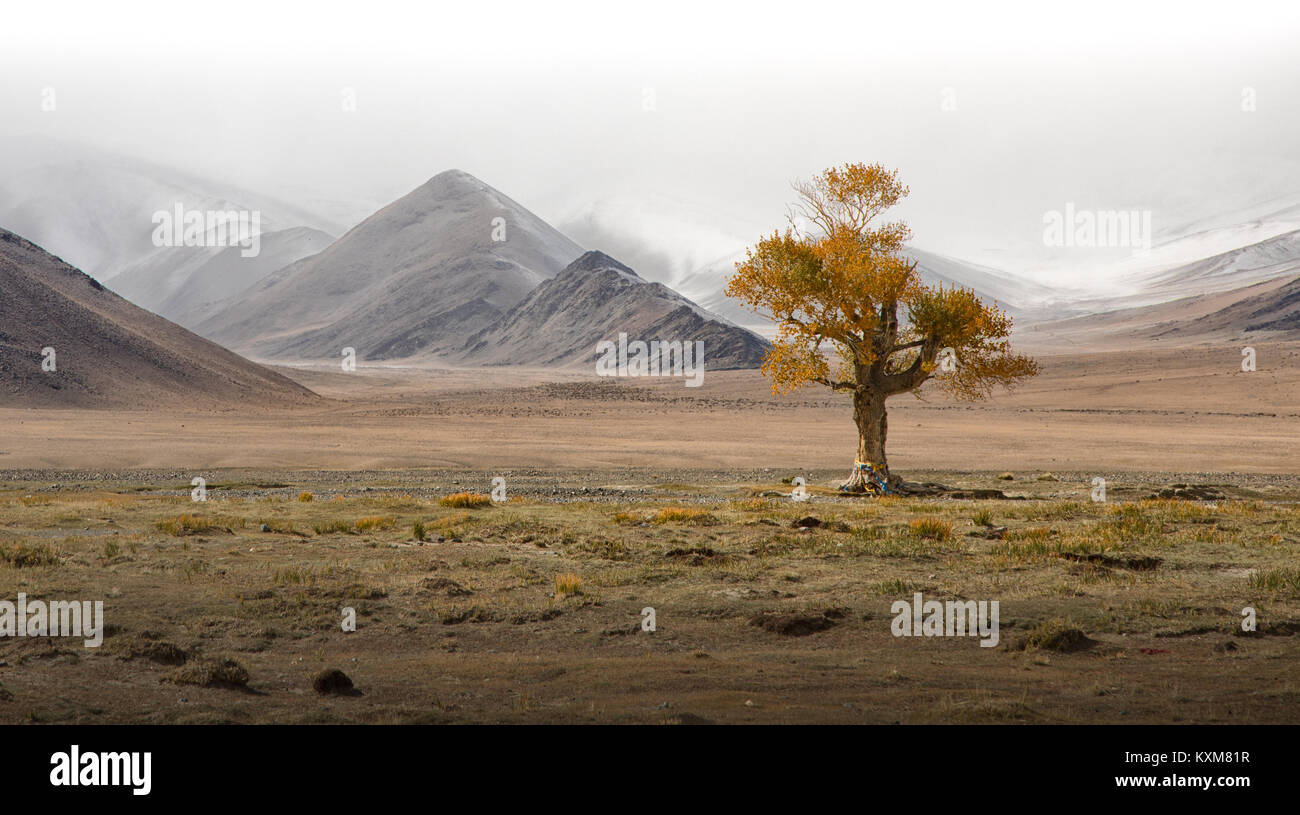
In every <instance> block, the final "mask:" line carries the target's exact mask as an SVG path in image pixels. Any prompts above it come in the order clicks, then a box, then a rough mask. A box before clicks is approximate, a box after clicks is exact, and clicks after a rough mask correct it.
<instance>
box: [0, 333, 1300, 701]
mask: <svg viewBox="0 0 1300 815" xmlns="http://www.w3.org/2000/svg"><path fill="white" fill-rule="evenodd" d="M1257 351H1258V358H1259V370H1258V371H1256V372H1254V373H1243V372H1241V371H1240V369H1239V363H1240V349H1236V348H1206V349H1203V350H1202V351H1199V352H1197V351H1193V352H1188V351H1186V350H1182V351H1177V352H1163V353H1157V352H1152V353H1149V354H1148V353H1129V352H1125V353H1123V354H1118V355H1115V354H1106V355H1079V356H1070V357H1049V358H1045V359H1043V360H1042V361H1043V362H1044V374H1043V375H1042V376H1040V377H1039V378H1038V379H1037V380H1035V381H1034V382H1033V383H1032V384H1030V385H1029V386H1027V387H1025V388H1024V389H1022V390H1021V391H1018V392H1017V393H1015V394H1012V395H1009V396H1007V395H1002V396H998V397H995V399H994V400H992V401H991V402H988V403H984V404H980V405H975V406H967V405H961V404H953V403H951V402H949V401H947V400H946V399H944V398H942V397H940V396H938V395H932V396H927V397H926V399H927V401H923V402H922V401H917V400H915V399H912V398H911V397H902V398H900V399H898V400H895V404H891V413H890V419H891V424H890V430H891V432H890V445H891V448H890V449H891V463H892V464H893V467H894V469H895V470H896V471H898V472H900V473H901V474H902V475H904V476H905V477H906V478H908V479H909V480H910V481H915V482H924V481H933V482H941V483H944V484H947V485H950V486H952V487H954V488H959V489H964V490H968V491H969V490H975V489H995V490H1000V491H1002V492H1004V493H1005V494H1006V495H1007V496H1009V497H1008V498H1007V499H1006V500H1001V499H993V498H989V499H981V500H971V499H969V498H953V497H927V498H888V499H884V500H879V499H851V498H844V497H841V496H838V495H836V494H835V492H834V490H833V485H834V484H835V483H836V481H837V480H838V479H840V478H841V477H842V476H843V475H844V470H845V469H846V468H845V464H846V462H848V461H850V457H851V455H852V444H853V428H852V423H851V420H850V418H849V411H848V409H847V407H846V406H845V405H843V404H841V403H839V402H838V401H837V400H835V399H833V398H832V397H830V396H828V395H824V394H821V393H817V392H814V391H809V392H806V393H805V394H801V395H799V396H796V397H790V398H785V397H773V396H771V395H770V394H769V393H768V392H767V389H766V385H765V383H764V382H762V380H761V379H760V378H759V377H758V376H757V375H756V374H755V373H752V372H736V373H710V374H709V375H708V376H707V377H706V380H705V386H704V387H703V388H700V389H685V388H683V387H682V386H681V383H680V381H677V382H656V383H650V384H642V383H637V382H633V383H629V382H611V381H600V382H597V381H592V380H590V379H589V378H586V377H581V376H573V377H565V378H563V379H564V381H560V382H547V381H545V380H546V379H547V378H548V377H545V376H543V375H541V374H538V373H519V372H508V371H501V372H498V373H495V374H493V375H492V377H491V379H490V380H489V381H488V382H487V383H486V384H485V383H484V381H483V380H482V378H481V376H480V375H479V374H477V373H471V372H464V371H432V372H431V371H424V370H412V369H378V368H375V369H366V368H362V370H361V371H360V372H359V373H358V374H356V375H345V374H342V373H334V372H331V371H325V370H295V371H292V374H293V376H294V377H295V378H297V379H299V380H300V381H303V382H304V383H305V384H307V385H308V386H309V387H312V388H313V389H315V390H317V391H318V392H320V393H322V394H324V395H326V396H328V397H331V401H330V402H329V403H328V404H327V405H326V406H324V407H321V408H313V409H310V410H295V411H290V412H284V413H276V414H269V413H264V414H256V415H249V414H243V415H235V414H223V413H213V412H205V411H204V410H202V406H195V409H194V411H193V412H186V413H184V414H176V413H170V414H166V415H159V414H151V413H144V412H139V413H131V412H92V411H76V410H53V411H19V410H12V409H0V421H2V422H3V427H4V428H5V433H4V435H3V437H0V599H5V600H10V601H12V600H14V598H15V597H16V596H17V594H18V593H20V592H21V593H24V594H25V595H27V597H28V598H29V599H49V600H61V599H88V600H95V599H102V600H103V601H104V603H105V619H106V622H107V624H108V631H107V636H106V638H105V640H104V643H103V645H102V646H101V647H99V648H85V647H83V646H82V645H81V643H80V640H65V639H50V638H13V639H10V638H5V639H0V721H4V722H25V721H31V722H119V721H123V722H272V721H274V722H335V721H342V722H465V723H468V722H647V723H650V722H666V723H687V724H689V723H697V722H702V721H708V722H842V723H850V722H854V723H856V722H877V723H891V722H905V723H923V722H1296V721H1300V705H1297V704H1296V702H1297V700H1298V699H1300V684H1298V680H1297V677H1300V672H1298V671H1297V667H1298V666H1300V661H1298V658H1300V642H1297V638H1296V636H1295V634H1296V633H1297V632H1300V570H1297V568H1296V566H1295V564H1296V562H1297V559H1296V558H1297V554H1298V553H1300V504H1298V503H1297V502H1298V501H1300V475H1297V473H1298V472H1300V466H1297V462H1300V434H1298V433H1297V427H1300V425H1297V422H1296V419H1297V415H1298V414H1300V407H1297V404H1296V401H1295V397H1296V395H1297V393H1300V375H1298V374H1297V371H1300V364H1297V363H1298V362H1300V356H1298V355H1297V348H1296V347H1294V346H1277V347H1268V348H1265V347H1260V348H1258V349H1257ZM549 378H551V379H554V378H555V377H554V376H551V377H549ZM1004 470H1005V471H1008V472H1009V474H1010V475H1011V479H1010V480H1004V479H1003V478H1000V477H999V476H1000V475H1001V474H1002V471H1004ZM196 476H201V477H203V478H205V479H206V480H207V488H208V494H207V500H206V501H205V502H202V503H198V502H194V501H192V500H191V496H190V490H191V486H190V484H191V479H192V478H194V477H196ZM498 477H499V478H503V479H504V480H505V487H506V490H507V496H508V498H509V500H508V501H507V502H506V503H499V504H492V503H490V502H489V503H486V504H485V505H483V506H480V507H463V506H446V505H444V503H443V501H442V500H441V499H447V498H448V496H452V495H454V494H456V493H462V492H468V493H472V494H476V495H477V494H483V495H486V494H488V493H489V492H490V491H491V490H492V488H493V479H494V478H498ZM795 477H803V478H805V479H806V480H807V483H808V484H809V485H810V493H811V500H809V501H807V502H799V501H794V500H793V499H792V498H791V497H790V493H791V492H792V490H793V486H792V484H791V481H792V479H793V478H795ZM1097 477H1101V478H1104V479H1106V487H1107V496H1106V501H1104V502H1096V501H1093V500H1091V497H1092V490H1093V479H1094V478H1097ZM1176 485H1185V486H1176ZM1198 487H1199V490H1198V489H1196V488H1198ZM1162 490H1168V492H1164V493H1163V494H1164V495H1165V496H1167V497H1163V498H1162V497H1158V496H1159V495H1160V494H1161V491H1162ZM308 497H309V498H310V500H306V499H307V498H308ZM453 503H454V502H453ZM809 517H812V518H814V519H815V520H816V522H815V523H814V522H812V521H808V520H807V518H809ZM417 522H418V523H419V524H420V525H422V527H423V529H422V530H417V528H416V524H417ZM417 531H422V532H423V540H420V539H419V538H418V536H417ZM916 592H921V593H922V594H923V596H924V598H925V599H927V600H929V599H938V600H976V601H979V600H989V601H991V600H997V601H998V602H999V603H1000V609H1001V619H1000V623H1001V627H1000V636H999V642H998V644H997V646H996V647H990V648H983V647H980V645H979V641H978V639H976V638H971V637H895V636H894V635H893V633H892V632H891V623H892V621H893V618H894V616H895V615H894V613H893V612H892V611H891V606H892V604H893V603H894V602H896V601H899V600H911V599H912V598H913V596H914V594H915V593H916ZM1248 606H1249V607H1251V608H1253V609H1254V610H1255V613H1256V615H1257V619H1258V629H1257V630H1256V631H1255V632H1244V631H1242V630H1241V624H1240V623H1241V620H1242V610H1243V609H1244V608H1246V607H1248ZM345 608H351V609H354V610H355V612H356V615H357V616H356V630H355V631H345V630H343V626H342V624H341V622H342V619H343V614H344V611H343V609H345ZM646 608H653V609H655V619H656V630H655V631H653V632H648V631H645V630H643V629H642V627H641V624H642V619H643V617H642V611H643V609H646ZM327 669H337V670H340V671H342V672H343V673H344V674H346V675H347V676H348V677H349V678H350V680H351V681H352V682H353V683H355V689H354V691H353V692H352V693H350V694H346V693H326V694H322V693H318V692H317V691H316V690H314V689H313V680H314V679H315V678H316V677H317V676H318V675H319V674H320V673H321V672H322V671H324V670H327Z"/></svg>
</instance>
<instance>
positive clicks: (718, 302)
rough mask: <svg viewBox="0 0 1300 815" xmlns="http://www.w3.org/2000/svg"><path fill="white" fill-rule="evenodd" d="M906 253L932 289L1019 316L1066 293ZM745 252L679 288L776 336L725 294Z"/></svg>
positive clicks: (705, 269)
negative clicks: (962, 294)
mask: <svg viewBox="0 0 1300 815" xmlns="http://www.w3.org/2000/svg"><path fill="white" fill-rule="evenodd" d="M903 253H904V255H905V256H907V257H908V258H910V259H911V260H914V261H916V268H917V272H918V273H919V274H920V275H921V280H922V282H924V283H925V284H926V285H928V286H945V287H952V286H961V287H963V288H968V289H973V290H974V291H975V294H976V295H978V296H979V297H980V299H982V300H984V301H985V302H987V303H994V302H996V303H997V304H998V306H999V307H1001V308H1003V309H1005V310H1006V311H1007V312H1008V313H1009V314H1011V315H1013V316H1027V315H1029V314H1039V313H1042V312H1044V311H1045V310H1046V311H1051V310H1055V309H1056V308H1057V307H1058V303H1059V301H1061V300H1063V299H1064V298H1065V297H1066V293H1065V292H1063V291H1061V290H1058V289H1054V288H1051V287H1048V286H1043V285H1040V284H1038V283H1034V282H1033V281H1030V280H1026V279H1024V278H1021V277H1018V276H1016V275H1013V274H1010V273H1007V272H1002V271H999V270H997V269H992V268H989V267H987V266H979V265H977V264H973V263H968V262H966V261H962V260H957V259H955V258H950V257H946V256H944V255H938V254H935V253H933V252H926V251H925V250H922V249H917V248H915V247H911V246H909V247H907V248H906V249H905V250H904V251H903ZM744 257H745V255H744V252H743V251H742V252H740V253H737V254H735V255H730V256H728V257H725V258H722V259H720V260H717V261H715V262H713V263H710V264H708V265H706V266H704V267H703V268H700V269H698V270H696V271H695V272H693V273H691V274H689V275H687V276H685V277H683V278H682V279H680V280H678V281H677V282H676V283H674V284H673V288H674V289H677V290H678V291H681V292H682V293H683V294H685V295H686V296H688V297H690V298H691V299H693V300H694V301H695V302H697V303H699V304H700V305H701V306H703V307H704V308H706V309H708V310H710V311H712V312H714V313H716V314H719V315H721V316H723V317H726V318H727V319H728V320H731V321H732V322H734V323H736V324H738V325H742V326H745V327H747V328H750V329H752V330H754V331H757V332H759V333H760V334H763V335H764V336H768V337H770V336H772V334H773V332H774V331H775V325H773V324H772V323H770V322H769V321H767V320H765V319H763V318H762V317H760V316H758V315H756V314H754V313H753V312H752V311H750V310H749V309H747V308H746V307H745V306H744V305H743V304H741V303H740V302H739V301H737V300H734V299H732V298H730V297H727V296H726V295H725V294H723V289H724V288H725V287H726V280H727V279H728V278H729V277H730V276H731V275H733V274H735V264H736V262H737V261H740V260H743V259H744Z"/></svg>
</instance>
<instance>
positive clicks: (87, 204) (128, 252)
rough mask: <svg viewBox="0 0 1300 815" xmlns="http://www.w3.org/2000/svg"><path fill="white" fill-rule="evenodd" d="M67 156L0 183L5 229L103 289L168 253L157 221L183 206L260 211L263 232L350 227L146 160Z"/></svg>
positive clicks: (332, 230) (78, 153)
mask: <svg viewBox="0 0 1300 815" xmlns="http://www.w3.org/2000/svg"><path fill="white" fill-rule="evenodd" d="M82 152H84V155H81V153H82ZM69 154H70V155H73V156H77V157H72V158H68V159H66V160H54V161H49V162H43V163H39V164H35V165H32V166H28V167H26V168H25V169H22V170H20V171H18V172H15V173H13V174H11V175H7V176H5V177H4V178H3V179H0V223H3V224H5V225H6V226H7V227H8V228H10V229H13V230H14V231H15V232H16V233H18V234H20V235H26V236H28V238H29V239H30V240H32V241H35V242H36V243H37V244H39V245H41V246H45V247H48V249H49V251H50V252H53V253H54V254H56V255H58V256H59V257H62V258H65V259H66V260H67V261H68V262H69V263H71V264H73V265H74V266H77V267H78V268H80V269H84V270H85V271H86V272H87V273H88V274H90V275H91V276H92V277H95V278H96V279H98V280H101V281H108V280H111V279H112V278H113V277H114V276H116V275H118V274H119V273H121V272H123V271H124V270H126V269H128V268H131V267H133V266H136V265H138V264H140V263H141V262H142V261H144V260H145V259H146V258H148V257H150V256H152V255H155V254H159V253H162V254H167V253H168V252H169V251H170V250H169V249H168V248H167V247H157V246H154V244H153V230H154V228H155V224H154V222H153V216H154V213H155V212H159V211H167V212H171V211H173V209H174V208H175V206H176V205H177V204H181V205H182V206H183V207H184V208H185V209H186V210H198V211H203V212H207V211H223V212H224V211H229V210H237V211H250V212H251V211H254V210H256V211H257V212H259V213H260V217H261V226H262V231H265V232H271V231H276V230H280V229H288V228H291V227H297V226H308V227H312V228H315V229H321V230H323V231H326V232H330V233H331V234H340V233H341V232H342V231H343V230H344V229H345V228H346V227H347V224H345V223H335V222H334V221H333V220H331V219H330V218H327V217H321V216H318V215H316V214H315V213H313V212H308V211H306V210H305V209H302V208H300V207H298V206H296V205H294V204H290V203H286V202H284V201H281V200H279V199H277V198H274V197H272V196H267V195H263V194H260V193H257V192H253V191H250V190H245V189H240V188H238V187H235V186H233V185H229V184H224V183H221V182H217V181H213V180H211V179H206V178H200V177H197V176H194V175H191V174H189V173H186V172H183V171H180V170H176V169H173V168H169V167H163V166H159V165H155V164H152V163H150V162H147V161H143V160H140V159H134V158H128V157H124V156H117V155H112V154H106V153H98V152H94V151H76V149H75V148H69Z"/></svg>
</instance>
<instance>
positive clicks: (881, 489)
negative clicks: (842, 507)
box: [840, 387, 902, 494]
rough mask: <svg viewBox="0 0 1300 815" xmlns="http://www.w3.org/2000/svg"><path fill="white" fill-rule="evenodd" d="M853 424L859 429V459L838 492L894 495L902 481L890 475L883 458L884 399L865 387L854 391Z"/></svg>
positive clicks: (887, 462)
mask: <svg viewBox="0 0 1300 815" xmlns="http://www.w3.org/2000/svg"><path fill="white" fill-rule="evenodd" d="M853 421H854V422H855V423H856V424H857V426H858V456H857V460H856V461H854V462H853V472H852V473H850V475H849V478H848V480H847V481H845V482H844V483H843V484H841V485H840V489H841V490H842V491H844V492H852V493H867V492H870V493H877V494H883V493H885V492H892V491H894V490H895V488H896V487H897V486H900V485H901V484H902V479H901V478H896V477H894V476H891V475H890V474H889V461H888V459H886V457H885V436H886V435H887V434H888V431H889V422H888V419H887V418H886V416H885V395H884V394H883V393H881V392H880V391H878V390H875V389H873V388H868V387H860V388H858V389H857V390H856V391H854V393H853Z"/></svg>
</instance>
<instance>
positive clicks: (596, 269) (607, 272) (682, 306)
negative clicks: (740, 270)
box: [458, 252, 768, 370]
mask: <svg viewBox="0 0 1300 815" xmlns="http://www.w3.org/2000/svg"><path fill="white" fill-rule="evenodd" d="M620 333H625V334H627V336H628V340H629V341H633V340H641V341H645V342H649V341H651V340H663V341H669V342H673V341H675V342H688V341H689V342H694V341H696V340H701V341H703V342H704V353H705V356H704V360H705V368H706V369H708V370H719V369H725V368H755V367H758V365H759V364H760V363H761V362H762V358H763V354H764V353H765V352H766V350H767V347H768V346H767V343H766V342H765V341H764V340H763V339H762V338H761V337H759V336H758V335H756V334H754V333H753V332H751V331H748V330H746V329H744V328H741V327H739V326H736V325H733V324H732V323H730V322H728V321H726V320H724V319H721V318H719V317H718V316H717V315H715V314H711V313H709V312H707V311H706V310H704V309H702V308H700V307H699V306H698V305H696V304H695V303H692V302H691V301H690V300H688V299H687V298H685V297H683V296H681V295H680V294H678V293H677V292H675V291H673V290H672V289H669V288H668V287H666V286H664V285H663V284H662V283H651V282H649V281H647V280H644V279H642V278H641V277H639V276H638V275H637V274H636V272H634V271H632V270H631V269H630V268H628V267H627V266H624V265H623V264H621V263H619V262H618V261H616V260H614V259H613V258H611V257H609V256H608V255H606V254H604V253H603V252H587V253H586V254H584V255H583V256H582V257H580V258H578V259H577V260H575V261H574V262H573V263H571V264H570V265H569V266H568V267H567V268H565V269H564V270H563V271H562V272H560V273H559V274H558V275H556V276H555V277H554V278H553V279H551V280H548V281H546V282H545V283H542V284H541V285H540V286H538V287H537V289H536V290H534V291H533V292H532V293H531V294H530V295H528V297H526V298H525V299H524V300H523V301H522V302H520V303H519V305H517V306H515V307H514V308H513V309H511V310H510V311H509V312H508V313H506V314H505V315H503V316H502V317H501V318H500V319H499V320H498V321H497V322H496V323H494V324H493V325H491V326H489V327H488V328H486V329H484V330H482V331H479V332H478V333H476V334H474V335H473V336H471V337H470V338H469V341H468V342H467V343H466V344H465V347H464V349H463V350H462V351H461V353H460V354H459V355H458V358H459V360H461V361H464V362H470V363H478V364H486V365H533V366H580V365H581V366H588V365H594V363H595V360H596V358H597V356H599V355H598V354H597V352H596V345H597V343H599V342H601V341H603V340H609V341H612V342H617V341H618V336H619V334H620Z"/></svg>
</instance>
